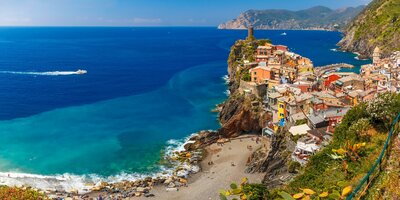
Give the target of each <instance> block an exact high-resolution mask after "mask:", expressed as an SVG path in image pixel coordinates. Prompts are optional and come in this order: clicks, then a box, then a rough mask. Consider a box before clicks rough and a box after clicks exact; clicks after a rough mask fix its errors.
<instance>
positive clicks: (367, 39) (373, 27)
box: [338, 0, 400, 58]
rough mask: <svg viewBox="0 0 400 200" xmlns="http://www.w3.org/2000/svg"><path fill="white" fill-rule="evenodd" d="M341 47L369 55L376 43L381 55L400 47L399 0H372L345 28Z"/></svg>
mask: <svg viewBox="0 0 400 200" xmlns="http://www.w3.org/2000/svg"><path fill="white" fill-rule="evenodd" d="M338 45H339V46H341V49H342V50H346V51H352V52H358V53H360V54H361V57H364V58H367V57H371V56H372V53H373V50H374V48H375V47H376V46H378V47H379V48H380V49H381V50H382V53H383V54H384V55H389V54H390V52H392V51H395V50H400V0H374V1H372V2H371V3H370V4H369V5H368V6H367V7H366V8H365V9H364V11H362V12H361V13H360V14H359V15H358V16H357V17H356V18H355V19H354V20H353V21H352V22H351V23H349V25H348V27H347V28H346V30H345V32H344V37H343V39H342V40H341V41H340V42H339V44H338Z"/></svg>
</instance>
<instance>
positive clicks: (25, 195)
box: [0, 186, 47, 200]
mask: <svg viewBox="0 0 400 200" xmlns="http://www.w3.org/2000/svg"><path fill="white" fill-rule="evenodd" d="M0 199H2V200H44V199H47V198H46V197H45V196H44V195H43V194H40V193H39V192H36V191H34V190H31V189H22V188H17V187H6V186H1V187H0Z"/></svg>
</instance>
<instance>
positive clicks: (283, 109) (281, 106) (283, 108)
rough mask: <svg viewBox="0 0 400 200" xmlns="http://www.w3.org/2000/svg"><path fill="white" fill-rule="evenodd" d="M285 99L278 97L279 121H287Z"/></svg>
mask: <svg viewBox="0 0 400 200" xmlns="http://www.w3.org/2000/svg"><path fill="white" fill-rule="evenodd" d="M285 99H286V98H284V97H283V98H278V113H277V114H278V121H285V120H286V117H287V112H286V103H285Z"/></svg>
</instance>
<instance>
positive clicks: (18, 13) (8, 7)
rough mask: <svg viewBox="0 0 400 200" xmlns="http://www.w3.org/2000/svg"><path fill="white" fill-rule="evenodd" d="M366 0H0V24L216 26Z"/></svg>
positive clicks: (361, 3)
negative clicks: (252, 12)
mask: <svg viewBox="0 0 400 200" xmlns="http://www.w3.org/2000/svg"><path fill="white" fill-rule="evenodd" d="M370 1H371V0H0V26H217V25H218V24H220V23H222V22H225V21H227V20H231V19H234V18H236V17H237V16H238V15H239V14H240V13H241V12H243V11H246V10H249V9H288V10H301V9H306V8H310V7H312V6H317V5H322V6H327V7H330V8H333V9H336V8H343V7H348V6H358V5H366V4H368V3H369V2H370Z"/></svg>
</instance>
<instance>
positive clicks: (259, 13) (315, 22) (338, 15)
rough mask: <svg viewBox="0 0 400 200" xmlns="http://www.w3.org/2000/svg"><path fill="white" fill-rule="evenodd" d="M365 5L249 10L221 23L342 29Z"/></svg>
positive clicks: (279, 27) (239, 25)
mask: <svg viewBox="0 0 400 200" xmlns="http://www.w3.org/2000/svg"><path fill="white" fill-rule="evenodd" d="M363 8H364V6H358V7H356V8H352V7H350V8H345V9H338V10H332V9H330V8H327V7H324V6H316V7H313V8H309V9H306V10H299V11H290V10H248V11H246V12H244V13H242V14H241V15H240V16H239V17H238V18H237V19H234V20H232V21H229V22H226V23H223V24H221V25H219V28H221V29H232V28H243V27H248V26H253V27H254V28H256V29H281V30H283V29H285V30H287V29H310V28H324V29H341V28H344V27H345V25H346V24H347V23H348V22H350V21H351V19H352V18H353V17H355V16H356V15H357V14H358V13H360V12H361V11H362V9H363Z"/></svg>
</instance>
